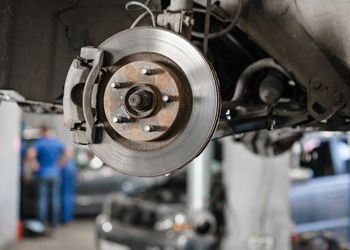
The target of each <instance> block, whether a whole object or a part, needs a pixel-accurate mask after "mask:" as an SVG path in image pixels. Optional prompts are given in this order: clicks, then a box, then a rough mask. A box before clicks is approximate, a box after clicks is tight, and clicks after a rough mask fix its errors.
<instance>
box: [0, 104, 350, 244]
mask: <svg viewBox="0 0 350 250" xmlns="http://www.w3.org/2000/svg"><path fill="white" fill-rule="evenodd" d="M0 119H2V120H3V121H5V122H3V123H1V125H0V126H1V127H2V129H1V131H3V132H2V134H1V140H0V160H1V169H2V171H3V173H2V174H1V175H0V179H1V180H0V186H1V188H0V211H1V213H0V248H1V249H10V250H21V249H26V250H28V249H64V248H66V249H84V250H85V249H122V250H124V249H148V250H150V249H152V250H153V249H167V250H170V249H286V248H285V246H288V248H290V249H349V248H348V245H349V244H348V243H349V236H350V235H349V216H350V210H349V197H350V194H349V190H350V189H349V188H350V186H349V181H350V179H349V169H350V147H349V138H350V137H349V135H348V134H345V133H330V132H317V133H305V134H303V135H302V136H300V139H299V140H297V142H295V143H294V144H293V146H292V147H291V149H288V150H281V152H279V153H278V155H276V156H271V155H269V154H268V152H269V147H270V146H271V145H272V144H271V141H273V139H272V138H281V137H282V136H283V135H282V134H281V133H280V134H278V135H274V136H275V137H272V136H273V135H271V134H269V137H267V135H266V133H264V132H260V133H254V134H252V135H250V137H247V135H246V137H245V138H238V137H235V138H226V139H224V140H220V141H216V142H212V143H211V144H210V145H209V147H208V148H207V149H206V150H205V151H204V153H203V154H202V155H201V156H200V157H198V158H197V159H196V160H195V161H194V162H193V163H191V164H190V166H188V167H187V168H185V169H183V170H180V171H178V172H177V173H175V174H173V175H170V176H162V177H156V178H138V177H131V176H126V175H123V174H120V173H118V172H116V171H115V170H114V169H113V168H112V167H110V166H107V165H105V164H103V162H101V161H100V160H99V159H98V158H97V157H96V156H94V155H93V154H92V153H91V151H90V150H89V148H88V147H83V146H76V145H73V144H71V139H70V138H69V135H68V134H66V130H65V129H64V126H63V117H62V116H60V115H44V114H29V113H23V112H22V111H21V109H20V108H19V107H18V106H17V105H16V104H14V103H5V102H4V103H2V104H1V105H0ZM43 125H45V127H46V128H48V131H47V133H46V134H43V131H42V130H43ZM45 138H46V139H45ZM252 138H254V139H252ZM264 138H265V139H264ZM266 138H269V142H270V144H269V143H267V142H266V140H267V139H266ZM45 140H49V141H50V142H52V143H51V144H50V143H46V144H45V143H43V141H45ZM237 140H239V141H240V143H238V142H237ZM262 141H264V142H265V144H264V147H263V148H264V149H265V151H267V153H266V154H265V156H264V154H262V153H261V152H258V151H259V147H260V146H259V143H261V142H262ZM53 142H54V143H53ZM242 142H243V143H242ZM258 142H259V143H258ZM53 145H55V147H54V146H53ZM57 145H58V146H57ZM273 145H274V146H276V144H273ZM57 148H58V149H62V150H61V151H59V150H58V149H57ZM260 148H261V147H260ZM271 148H273V146H271ZM279 148H280V149H282V148H283V147H282V146H281V145H279ZM45 150H46V151H45ZM32 151H35V153H36V154H35V155H34V156H33V155H31V152H32ZM41 152H43V153H41ZM52 152H53V153H52ZM66 152H68V154H67V153H66ZM257 153H259V155H258V154H257ZM275 153H276V151H275ZM59 154H60V156H62V157H63V156H64V157H65V161H64V164H63V165H64V166H63V165H62V166H61V165H60V164H59V163H57V169H58V170H57V172H56V174H57V176H59V177H58V178H59V185H57V187H58V188H57V190H58V192H59V195H58V198H57V197H56V198H57V200H58V201H57V202H53V200H54V199H53V197H54V196H55V193H54V190H55V189H54V188H53V186H54V185H51V184H50V185H48V186H47V190H46V192H44V194H43V191H42V189H40V187H42V184H41V183H42V179H43V176H44V175H43V174H40V173H41V172H40V171H42V170H40V167H39V170H38V168H35V167H33V166H34V165H33V162H37V163H39V165H40V163H41V164H45V159H46V160H47V159H49V158H50V157H51V158H52V157H53V158H52V159H56V158H55V157H57V159H58V160H59V157H58V156H59ZM51 155H52V156H51ZM31 157H32V158H31ZM33 157H34V158H35V159H34V158H33ZM64 157H63V158H64ZM43 159H44V160H43ZM31 160H32V161H31ZM140 167H142V166H140ZM44 196H45V197H46V199H44V202H43V201H42V197H44ZM43 204H44V205H43ZM42 206H45V210H46V215H45V216H44V217H43V216H42V214H41V213H42V211H43V210H42V208H41V209H40V207H42ZM55 206H56V207H57V206H58V208H57V209H58V210H59V213H58V214H59V215H58V217H57V214H56V212H57V211H56V210H55V208H54V207H55ZM55 214H56V215H55ZM55 216H56V220H58V221H57V222H56V223H55V220H54V219H53V218H54V217H55Z"/></svg>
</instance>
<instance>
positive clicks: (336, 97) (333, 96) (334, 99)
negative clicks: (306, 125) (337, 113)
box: [332, 91, 342, 103]
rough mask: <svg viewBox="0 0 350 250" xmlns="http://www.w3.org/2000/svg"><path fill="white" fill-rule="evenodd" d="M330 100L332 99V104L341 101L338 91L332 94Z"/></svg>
mask: <svg viewBox="0 0 350 250" xmlns="http://www.w3.org/2000/svg"><path fill="white" fill-rule="evenodd" d="M332 99H333V102H335V103H338V102H340V101H341V99H342V96H341V94H340V93H339V91H336V92H334V93H333V94H332Z"/></svg>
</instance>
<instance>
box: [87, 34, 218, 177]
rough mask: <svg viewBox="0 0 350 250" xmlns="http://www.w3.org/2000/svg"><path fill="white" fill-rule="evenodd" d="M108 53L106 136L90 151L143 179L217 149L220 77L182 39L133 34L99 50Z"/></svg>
mask: <svg viewBox="0 0 350 250" xmlns="http://www.w3.org/2000/svg"><path fill="white" fill-rule="evenodd" d="M99 48H100V49H101V50H103V51H104V53H105V58H104V62H103V67H104V68H105V69H106V71H107V73H105V74H103V75H102V79H101V80H100V82H99V85H98V86H99V87H98V88H99V89H98V91H97V103H96V109H97V111H98V112H96V113H97V116H98V118H97V119H98V120H100V121H102V124H103V132H102V137H101V141H100V142H99V143H94V144H89V146H90V148H91V149H92V151H93V152H94V153H95V154H96V155H97V156H98V157H99V158H100V159H101V160H103V161H104V162H105V163H106V164H108V165H110V166H112V167H114V168H115V169H117V170H118V171H120V172H123V173H126V174H130V175H137V176H157V175H164V174H167V173H170V172H173V171H175V170H177V169H179V168H181V167H183V166H185V165H186V164H187V163H189V162H190V161H192V160H193V159H194V158H195V157H196V156H198V154H200V153H201V151H202V150H203V149H204V148H205V146H206V145H207V144H208V142H209V141H210V139H211V137H212V134H213V133H214V131H215V128H216V126H217V122H218V118H219V113H220V96H219V89H218V81H217V78H216V75H215V72H214V71H213V70H212V68H211V66H210V65H209V63H208V62H207V61H206V59H205V58H204V57H203V55H202V53H201V52H200V51H199V50H198V49H197V48H196V47H195V46H193V45H192V44H191V43H190V42H189V41H187V40H185V39H184V38H183V37H181V36H179V35H177V34H175V33H172V32H170V31H167V30H163V29H158V28H148V27H142V28H134V29H129V30H126V31H123V32H121V33H118V34H116V35H114V36H112V37H111V38H109V39H108V40H106V41H105V42H104V43H103V44H101V45H100V46H99Z"/></svg>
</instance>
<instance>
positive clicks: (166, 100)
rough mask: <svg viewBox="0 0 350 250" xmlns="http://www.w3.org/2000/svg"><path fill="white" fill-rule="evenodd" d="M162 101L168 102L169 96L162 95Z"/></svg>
mask: <svg viewBox="0 0 350 250" xmlns="http://www.w3.org/2000/svg"><path fill="white" fill-rule="evenodd" d="M162 101H163V102H170V101H171V98H170V96H168V95H163V97H162Z"/></svg>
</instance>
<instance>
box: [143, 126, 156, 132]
mask: <svg viewBox="0 0 350 250" xmlns="http://www.w3.org/2000/svg"><path fill="white" fill-rule="evenodd" d="M157 129H158V128H157V127H156V126H152V125H146V126H144V128H143V130H144V131H145V132H153V131H156V130H157Z"/></svg>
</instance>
